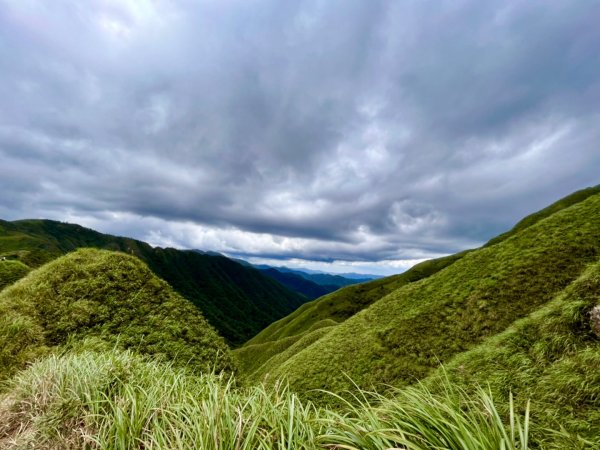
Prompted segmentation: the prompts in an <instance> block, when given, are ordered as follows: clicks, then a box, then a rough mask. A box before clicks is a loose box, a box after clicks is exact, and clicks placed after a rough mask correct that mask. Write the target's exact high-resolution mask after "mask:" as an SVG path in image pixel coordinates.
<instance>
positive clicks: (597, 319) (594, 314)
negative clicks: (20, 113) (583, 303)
mask: <svg viewBox="0 0 600 450" xmlns="http://www.w3.org/2000/svg"><path fill="white" fill-rule="evenodd" d="M590 325H591V326H592V331H593V332H594V333H596V336H598V337H600V305H597V306H594V307H593V308H592V310H591V311H590Z"/></svg>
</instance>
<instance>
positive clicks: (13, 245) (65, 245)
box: [0, 220, 307, 345]
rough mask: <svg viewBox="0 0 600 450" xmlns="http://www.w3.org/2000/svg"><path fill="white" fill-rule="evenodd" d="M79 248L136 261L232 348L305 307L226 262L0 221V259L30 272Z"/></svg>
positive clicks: (73, 228) (47, 224)
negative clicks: (17, 263) (197, 312)
mask: <svg viewBox="0 0 600 450" xmlns="http://www.w3.org/2000/svg"><path fill="white" fill-rule="evenodd" d="M82 247H94V248H99V249H107V250H115V251H122V252H125V253H128V254H131V255H134V256H136V257H138V258H140V259H141V260H143V261H144V262H145V263H146V264H147V265H148V267H150V269H151V270H152V271H153V272H154V273H155V274H156V275H158V276H159V277H160V278H162V279H163V280H165V281H167V282H168V283H169V284H170V285H171V286H172V287H173V289H174V290H175V291H177V292H178V293H179V294H180V295H182V296H183V297H185V298H186V299H188V300H189V301H190V302H192V303H193V304H194V305H196V306H197V307H198V308H199V309H200V310H201V311H202V313H203V314H204V316H205V317H206V319H207V320H208V321H209V322H210V324H211V325H212V326H213V327H215V328H216V329H217V330H218V332H219V333H220V334H221V335H222V336H223V337H225V338H226V339H227V341H228V342H229V343H231V344H232V345H239V344H241V343H243V342H244V341H246V340H248V339H249V338H250V337H252V336H253V335H255V334H256V333H258V332H259V331H260V330H261V329H263V328H264V327H266V326H267V325H269V324H270V323H272V322H274V321H275V320H277V319H280V318H282V317H284V316H286V315H287V314H289V313H291V312H292V311H294V310H295V309H296V308H298V307H299V306H300V305H302V304H303V303H304V302H306V301H307V299H306V297H304V296H302V295H300V294H297V293H296V292H293V291H291V290H289V289H287V288H286V287H284V286H282V285H281V284H280V283H278V282H277V281H275V280H273V279H272V278H270V277H267V276H264V275H263V274H262V273H261V272H260V271H258V270H255V269H253V268H250V267H244V266H242V265H241V264H238V263H236V262H234V261H232V260H230V259H228V258H226V257H224V256H218V255H208V254H201V253H199V252H197V251H192V250H190V251H186V250H176V249H173V248H158V247H156V248H155V247H151V246H150V245H148V244H146V243H144V242H141V241H138V240H135V239H129V238H123V237H117V236H111V235H107V234H102V233H99V232H97V231H94V230H90V229H88V228H84V227H82V226H79V225H73V224H68V223H62V222H56V221H51V220H20V221H15V222H5V221H0V258H1V257H4V258H7V259H11V260H17V261H20V262H21V263H23V264H25V265H27V266H28V267H39V266H41V265H42V264H44V263H46V262H48V261H51V260H53V259H55V258H57V257H59V256H61V255H64V254H66V253H68V252H70V251H73V250H75V249H78V248H82Z"/></svg>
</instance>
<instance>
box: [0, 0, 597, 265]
mask: <svg viewBox="0 0 600 450" xmlns="http://www.w3.org/2000/svg"><path fill="white" fill-rule="evenodd" d="M598 20H600V6H598V4H597V3H595V2H589V1H585V0H579V1H557V2H552V3H551V4H548V2H544V1H542V0H534V1H531V2H521V1H517V0H503V1H500V0H498V1H493V2H478V1H475V0H470V1H469V0H463V1H460V2H456V1H442V2H439V1H435V2H434V1H403V2H392V1H383V0H381V1H366V0H365V1H359V0H353V1H341V0H340V1H331V2H321V1H316V0H314V1H302V2H276V1H272V0H260V1H259V0H255V1H241V0H240V1H232V2H213V1H208V0H206V1H200V2H189V1H185V0H181V1H170V2H169V1H166V0H165V1H162V2H153V3H150V2H148V3H145V2H129V1H122V2H117V1H111V0H94V1H91V2H89V4H86V6H85V7H84V6H82V4H81V3H79V2H74V1H69V0H63V1H57V2H53V4H52V8H50V7H49V6H48V4H47V3H45V2H42V1H37V2H36V1H32V2H23V3H21V2H8V1H1V0H0V97H1V98H2V99H3V100H2V105H1V106H0V172H1V173H0V175H1V180H0V187H1V188H2V192H3V197H2V199H1V200H0V213H1V214H2V215H3V217H4V218H7V219H13V218H22V217H40V216H47V217H53V218H69V217H76V218H78V219H80V220H83V221H85V220H88V221H89V223H91V224H95V225H97V226H98V227H100V228H102V229H104V230H106V231H115V232H116V231H118V232H119V233H121V234H131V235H134V236H136V237H140V238H143V237H144V236H148V235H150V234H152V233H154V235H160V236H162V238H164V240H165V242H171V241H172V242H176V243H177V244H178V245H180V246H191V245H193V244H194V242H196V241H194V233H201V231H199V230H204V229H205V228H207V229H210V230H220V231H219V233H221V234H220V235H219V236H225V237H223V238H222V239H221V238H219V239H221V240H219V239H217V238H215V240H214V241H206V242H207V244H206V245H214V248H212V249H214V250H224V248H221V247H220V246H225V247H227V246H229V247H228V248H229V251H231V252H234V253H235V252H237V254H245V255H252V256H264V257H270V258H291V257H300V258H306V259H312V260H322V261H331V260H350V261H353V260H357V261H369V260H370V261H378V260H387V259H389V260H394V259H418V258H421V257H427V256H428V255H435V254H442V253H449V252H453V251H457V250H460V249H462V248H465V247H467V246H472V245H477V244H478V243H481V242H483V241H485V240H486V239H488V238H490V237H492V236H493V235H495V234H497V233H498V232H501V231H503V230H505V229H507V228H508V227H509V226H510V225H512V224H513V223H514V222H515V221H516V220H518V219H519V218H520V217H522V216H523V215H525V214H527V213H529V212H532V211H533V210H535V209H538V208H541V207H543V206H545V205H546V204H547V203H549V202H551V201H553V200H555V199H556V198H559V197H560V196H563V195H566V194H568V193H570V192H571V191H573V190H575V189H578V188H581V187H584V186H587V185H593V184H597V183H598V173H600V150H599V149H598V144H599V141H600V139H599V138H600V136H599V135H598V132H597V131H596V130H598V129H600V128H599V127H598V125H600V108H599V107H598V105H600V62H599V61H598V59H597V55H598V54H600V31H599V30H600V29H599V28H598V27H597V26H596V23H597V22H598ZM113 214H117V216H113ZM123 214H125V215H127V217H128V218H129V219H128V220H127V221H126V223H123V224H120V225H119V224H116V223H113V222H114V221H115V220H118V219H114V217H121V216H122V215H123ZM132 217H138V219H132ZM170 222H173V223H180V224H195V225H196V226H197V227H199V228H198V229H197V230H196V231H195V232H192V231H186V232H185V233H184V232H180V231H177V230H179V228H177V227H170V226H169V223H170ZM148 227H150V228H148ZM203 227H204V228H203ZM231 230H241V231H242V232H247V233H250V235H251V234H252V233H254V234H256V235H257V236H258V235H262V234H270V235H272V236H273V237H274V241H273V242H270V241H269V242H270V243H268V244H265V246H264V247H261V246H260V245H259V244H256V245H255V246H254V247H255V248H253V249H252V250H245V249H243V248H239V247H240V246H241V245H242V244H243V243H244V242H246V241H244V240H243V239H242V238H240V240H239V241H235V239H233V238H232V239H233V241H235V242H236V243H235V244H231V245H230V244H227V245H226V244H223V242H225V241H226V240H227V239H226V236H228V233H229V235H231V233H233V231H231ZM177 233H180V234H177ZM211 233H212V231H211ZM244 239H245V238H244ZM278 239H284V240H285V239H292V240H294V241H293V242H292V241H289V242H291V243H289V244H287V243H288V241H285V242H286V244H285V245H287V247H286V246H285V245H283V244H281V245H280V244H279V242H278V241H277V240H278ZM233 241H231V242H233ZM202 242H204V241H202ZM228 242H229V241H228ZM256 242H262V241H261V240H260V239H259V238H258V237H257V238H256ZM250 243H251V242H250ZM236 246H237V247H236ZM234 247H235V248H234Z"/></svg>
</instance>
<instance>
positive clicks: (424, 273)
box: [246, 252, 464, 345]
mask: <svg viewBox="0 0 600 450" xmlns="http://www.w3.org/2000/svg"><path fill="white" fill-rule="evenodd" d="M463 255H464V252H463V253H459V254H456V255H452V256H446V257H443V258H438V259H432V260H429V261H424V262H422V263H420V264H417V265H415V266H414V267H412V268H411V269H410V270H407V271H406V272H404V273H401V274H399V275H393V276H391V277H386V278H381V279H378V280H374V281H369V282H367V283H362V284H358V285H352V286H347V287H344V288H342V289H339V290H337V291H335V292H333V293H331V294H329V295H326V296H323V297H321V298H318V299H316V300H314V301H312V302H309V303H305V304H304V305H302V306H301V307H300V308H298V309H297V310H296V311H294V312H293V313H292V314H290V315H288V316H286V317H284V318H283V319H280V320H278V321H277V322H274V323H272V324H271V325H269V326H268V327H267V328H265V329H264V330H263V331H261V332H260V333H258V334H257V335H256V336H254V337H253V338H252V339H250V340H249V341H248V342H247V343H246V345H252V344H262V343H266V342H270V341H275V340H278V339H282V338H287V337H291V336H296V335H298V334H301V333H303V332H306V331H307V330H309V329H311V328H312V327H313V326H314V325H315V324H316V323H318V322H320V321H322V320H333V321H335V322H338V323H339V322H343V321H344V320H346V319H348V318H349V317H352V316H353V315H354V314H356V313H357V312H359V311H361V310H363V309H364V308H366V307H367V306H369V305H371V304H372V303H374V302H376V301H377V300H379V299H380V298H382V297H385V296H386V295H387V294H389V293H390V292H392V291H394V290H396V289H398V288H400V287H402V286H404V285H405V284H408V283H411V282H414V281H418V280H420V279H423V278H426V277H428V276H430V275H432V274H434V273H436V272H438V271H439V270H441V269H443V268H444V267H446V266H448V265H450V264H452V263H453V262H454V261H456V260H458V259H460V258H462V256H463Z"/></svg>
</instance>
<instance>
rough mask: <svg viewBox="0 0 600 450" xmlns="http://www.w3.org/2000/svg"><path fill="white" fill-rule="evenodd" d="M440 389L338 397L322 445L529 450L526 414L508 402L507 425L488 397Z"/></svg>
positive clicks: (351, 449)
mask: <svg viewBox="0 0 600 450" xmlns="http://www.w3.org/2000/svg"><path fill="white" fill-rule="evenodd" d="M438 387H439V388H441V392H439V393H435V394H434V393H433V392H432V391H430V390H429V389H427V387H425V386H424V385H418V386H416V387H410V388H407V389H404V390H400V389H392V390H391V391H390V392H389V395H390V396H383V395H382V394H379V393H376V392H366V391H362V390H360V389H358V390H357V392H358V394H352V401H348V400H346V399H344V398H342V397H341V396H336V397H337V399H338V401H340V402H342V403H343V404H344V405H345V407H346V408H345V409H344V412H342V413H336V412H333V411H332V412H330V413H329V415H328V417H327V418H326V419H325V422H326V423H327V425H328V431H327V432H326V433H324V434H323V435H322V436H320V440H321V442H323V443H325V444H327V446H331V445H335V447H334V448H344V449H347V450H379V449H384V448H385V449H392V448H394V449H397V448H402V449H412V450H426V449H432V448H435V449H463V450H480V449H506V450H517V449H519V450H521V449H527V448H528V436H529V410H528V409H527V410H526V411H525V414H524V417H523V418H521V417H520V416H519V415H518V414H516V413H515V408H514V405H513V402H512V397H511V399H510V403H509V405H508V410H509V419H508V423H505V420H504V418H503V416H502V415H501V414H500V413H499V411H498V409H497V407H496V404H495V402H494V398H493V396H492V393H491V392H490V391H486V390H484V389H481V388H480V389H479V390H478V391H477V392H476V393H475V394H468V393H467V392H466V391H464V390H462V389H460V388H459V387H457V386H455V385H452V384H450V383H449V382H447V381H446V382H444V383H441V384H440V386H438ZM333 443H335V444H333Z"/></svg>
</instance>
